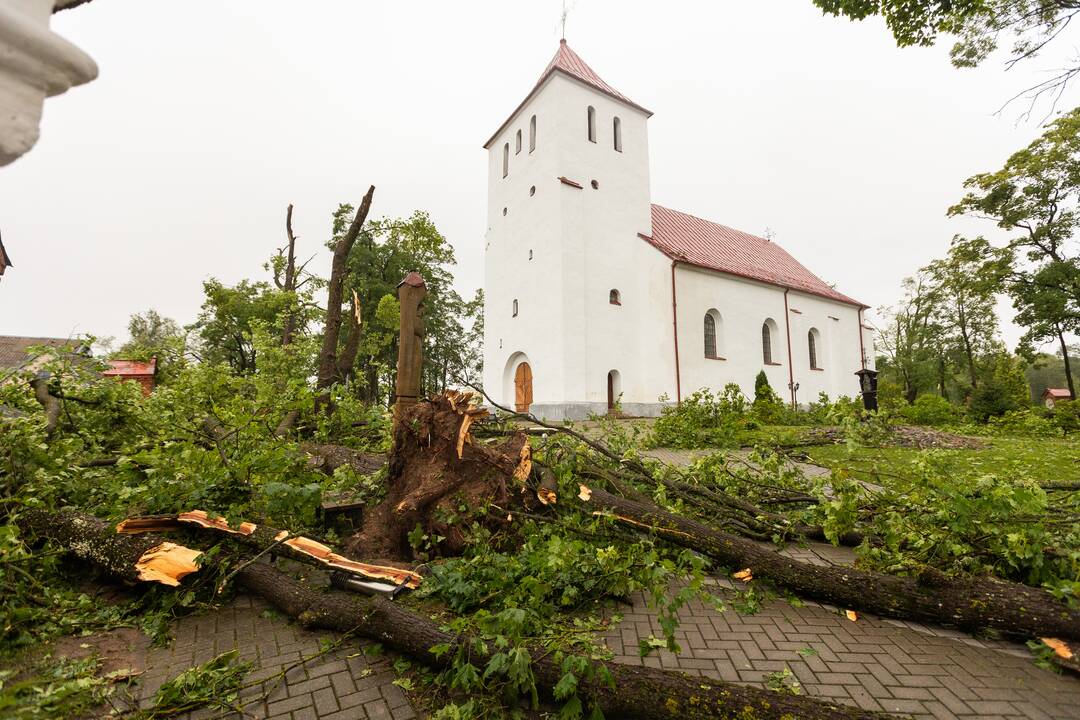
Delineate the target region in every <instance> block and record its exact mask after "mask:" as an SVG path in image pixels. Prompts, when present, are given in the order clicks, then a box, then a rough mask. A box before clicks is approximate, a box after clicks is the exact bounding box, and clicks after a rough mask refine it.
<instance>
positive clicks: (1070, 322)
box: [949, 108, 1080, 354]
mask: <svg viewBox="0 0 1080 720" xmlns="http://www.w3.org/2000/svg"><path fill="white" fill-rule="evenodd" d="M964 186H965V187H966V188H968V190H969V192H968V193H967V194H966V195H965V196H964V197H963V198H962V199H961V200H960V202H959V203H957V204H956V205H954V206H953V207H951V208H950V209H949V214H950V215H962V214H966V215H973V216H976V217H982V218H988V219H991V220H993V221H994V222H995V223H997V225H998V227H1000V228H1002V229H1004V230H1006V231H1007V232H1009V233H1010V234H1011V237H1010V238H1009V240H1008V242H1007V243H1005V244H1004V246H1002V247H997V248H992V247H990V246H989V245H987V246H985V247H984V250H985V255H986V259H987V262H988V263H994V264H997V265H998V266H999V267H1003V268H1004V269H1003V270H1002V271H1001V272H1000V277H1001V278H1002V280H1003V289H1005V290H1007V292H1008V293H1009V295H1010V296H1011V297H1012V300H1013V306H1014V307H1015V308H1016V310H1017V311H1018V315H1017V322H1019V323H1021V324H1023V325H1024V326H1025V327H1026V328H1027V329H1028V332H1027V334H1026V335H1025V341H1026V343H1025V344H1027V345H1031V344H1033V343H1036V342H1046V341H1048V340H1055V339H1056V340H1057V341H1058V343H1059V344H1060V346H1061V348H1062V350H1063V352H1064V353H1065V354H1067V353H1068V351H1067V348H1066V344H1065V334H1066V333H1068V332H1075V331H1076V329H1077V327H1080V254H1078V248H1077V245H1076V241H1075V235H1076V231H1077V229H1078V226H1080V212H1078V207H1077V204H1078V202H1080V108H1078V109H1076V110H1073V111H1072V112H1070V113H1067V114H1065V115H1063V116H1062V117H1060V118H1058V119H1057V120H1055V121H1054V122H1053V123H1051V125H1050V127H1049V128H1048V129H1047V130H1046V132H1044V133H1043V135H1042V136H1040V137H1039V138H1037V139H1036V140H1035V141H1034V142H1032V143H1031V144H1030V145H1029V146H1028V147H1026V148H1024V149H1023V150H1020V151H1019V152H1016V153H1014V154H1013V155H1012V156H1011V157H1010V158H1009V159H1008V160H1007V161H1006V163H1005V166H1004V167H1003V168H1001V169H1000V170H998V171H996V172H990V173H980V174H978V175H974V176H972V177H971V178H969V179H968V180H967V181H966V182H965V183H964Z"/></svg>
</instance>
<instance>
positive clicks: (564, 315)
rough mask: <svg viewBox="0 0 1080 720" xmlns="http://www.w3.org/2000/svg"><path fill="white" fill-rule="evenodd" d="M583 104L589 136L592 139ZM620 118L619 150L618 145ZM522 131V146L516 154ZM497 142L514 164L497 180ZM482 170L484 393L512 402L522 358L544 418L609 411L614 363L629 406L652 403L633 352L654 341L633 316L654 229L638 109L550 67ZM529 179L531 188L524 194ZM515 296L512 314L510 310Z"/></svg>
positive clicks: (645, 286) (641, 300)
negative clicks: (645, 237) (533, 131)
mask: <svg viewBox="0 0 1080 720" xmlns="http://www.w3.org/2000/svg"><path fill="white" fill-rule="evenodd" d="M590 105H591V106H592V107H593V108H594V110H595V116H596V142H590V141H589V139H588V124H587V118H588V115H587V109H588V107H589V106H590ZM534 113H535V114H536V116H537V126H538V127H537V129H538V132H537V146H536V150H535V151H534V152H533V153H531V154H530V153H528V125H529V118H530V117H531V116H532V115H533V114H534ZM616 116H618V117H619V118H620V121H621V127H622V152H618V151H616V150H615V148H614V142H613V120H614V118H615V117H616ZM518 128H521V129H522V132H523V148H524V149H523V151H522V153H521V154H517V153H516V152H515V149H516V133H517V130H518ZM505 143H509V144H510V163H509V173H508V176H507V177H506V178H503V177H502V169H503V152H504V150H503V148H504V145H505ZM488 172H489V195H488V225H489V229H488V233H487V238H486V245H487V253H486V270H485V353H484V354H485V363H484V365H485V370H484V383H485V388H486V389H487V391H488V393H489V394H491V395H492V397H493V398H495V399H496V400H497V401H498V402H500V404H504V405H510V404H512V403H513V400H514V397H513V382H512V380H513V373H514V369H515V368H514V366H515V365H516V364H517V363H518V362H520V361H522V360H524V359H527V360H528V362H529V365H530V367H531V368H532V372H533V411H534V412H537V413H538V414H542V415H545V416H547V417H549V418H552V419H559V418H565V417H575V418H581V417H584V416H586V415H587V414H588V413H589V412H604V411H606V408H607V375H608V372H609V371H611V370H616V371H617V372H618V375H619V386H620V387H619V389H620V390H621V391H622V402H623V404H624V405H626V406H628V409H632V408H630V407H629V406H630V405H633V406H635V407H636V406H638V405H641V404H643V403H651V404H653V405H655V404H656V402H657V396H658V395H659V393H657V392H655V391H654V387H653V383H651V382H649V381H648V379H647V371H646V368H647V367H648V366H649V364H650V363H649V358H648V357H647V356H646V355H643V354H642V352H641V347H642V338H643V337H647V338H655V332H654V331H653V330H652V329H650V328H649V327H648V323H643V322H642V317H641V315H642V313H647V312H648V311H647V310H646V301H645V298H646V297H648V296H649V285H650V279H649V277H648V275H647V274H646V273H643V272H641V269H642V263H643V261H642V257H643V256H645V257H651V255H655V251H653V250H652V249H651V248H648V247H647V246H645V243H644V242H643V241H642V240H641V239H640V238H639V237H638V234H639V233H644V234H648V233H650V232H651V209H650V200H649V155H648V137H647V128H646V116H645V114H644V113H642V112H640V111H638V110H636V109H633V108H631V107H629V106H627V105H624V104H622V103H620V102H617V101H615V100H612V99H610V98H608V97H607V96H605V95H603V94H602V93H599V92H596V91H595V90H593V89H591V88H589V87H587V86H585V85H583V84H581V83H579V82H577V81H575V80H572V79H570V78H567V77H565V76H563V75H561V74H557V73H556V74H555V75H553V76H551V77H550V78H549V80H548V81H547V82H546V83H545V85H544V86H543V87H542V89H541V90H540V91H539V92H538V93H537V94H536V95H535V96H534V97H533V98H532V99H531V100H530V101H529V102H528V103H527V104H526V105H525V106H524V107H522V108H521V109H520V110H519V111H518V113H517V114H516V116H515V117H514V118H512V120H511V122H510V123H509V124H508V125H507V126H506V127H505V128H504V129H503V131H502V132H501V133H500V135H499V136H498V137H497V138H495V139H494V141H493V142H492V143H491V145H490V147H489V151H488ZM560 177H565V178H567V179H568V180H570V181H571V182H573V183H576V184H578V185H580V186H581V187H580V188H578V187H574V186H573V185H570V184H566V183H563V182H562V181H561V180H560V179H559V178H560ZM594 180H595V181H596V184H597V187H596V188H594V187H593V186H592V183H593V181H594ZM533 186H535V187H536V194H535V195H533V196H530V195H529V189H530V188H531V187H533ZM503 208H506V215H503ZM529 249H532V250H533V259H532V260H531V261H530V260H528V250H529ZM650 253H651V255H650ZM654 262H655V261H654ZM612 289H617V290H618V291H619V293H620V295H621V297H622V303H623V304H622V305H620V306H616V305H611V304H610V303H609V301H608V298H609V292H610V291H611V290H612ZM515 298H516V299H517V300H518V316H517V317H512V306H513V300H514V299H515ZM638 411H645V409H644V408H641V409H639V410H638Z"/></svg>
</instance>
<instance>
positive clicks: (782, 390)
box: [676, 265, 861, 404]
mask: <svg viewBox="0 0 1080 720" xmlns="http://www.w3.org/2000/svg"><path fill="white" fill-rule="evenodd" d="M676 284H677V288H678V302H679V313H678V314H679V359H680V362H679V366H680V375H681V378H682V393H683V397H686V396H687V395H689V394H690V393H692V392H694V391H695V390H698V389H701V388H710V389H712V390H714V391H715V390H719V389H721V388H723V386H724V385H726V384H727V383H736V384H738V385H739V387H741V388H742V390H743V392H744V393H745V394H746V395H747V396H748V397H750V398H753V396H754V379H755V378H756V377H757V374H758V372H760V371H761V370H764V371H765V375H766V376H767V377H768V378H769V384H770V385H772V387H773V389H774V390H775V391H776V392H777V394H778V395H779V396H780V397H781V398H783V399H785V400H789V399H790V393H789V391H788V383H789V381H790V377H791V375H789V359H788V346H787V326H786V325H785V310H784V290H783V288H779V287H776V286H773V285H766V284H764V283H759V282H755V281H752V280H745V279H742V278H739V277H736V276H731V275H724V274H722V273H716V272H712V271H709V270H704V269H699V268H695V267H692V266H687V265H679V266H678V267H677V269H676ZM711 309H715V310H717V311H718V312H719V314H720V316H721V318H722V322H721V323H720V324H719V325H718V329H717V334H718V338H717V345H718V349H719V354H720V355H722V356H723V357H724V359H723V360H714V359H710V358H706V357H705V341H704V318H705V313H706V312H708V311H709V310H711ZM795 311H798V312H795ZM787 316H788V319H787V320H788V322H790V332H791V360H790V368H793V375H794V381H795V382H796V383H798V384H799V390H798V395H797V400H798V402H799V403H800V404H805V403H808V402H812V401H814V400H816V399H817V397H818V393H820V392H825V393H827V394H828V395H829V396H830V397H831V398H836V397H839V396H851V395H856V394H857V393H858V382H857V378H856V377H855V375H854V373H855V371H856V370H858V369H859V368H860V367H861V364H860V359H859V331H860V330H859V317H858V309H857V308H856V307H854V306H852V305H848V304H845V303H839V302H836V301H832V300H828V299H826V298H822V297H819V296H816V295H810V294H806V293H800V292H798V291H795V290H792V291H789V293H788V311H787ZM833 318H836V319H835V320H834V319H833ZM767 319H772V320H773V321H775V323H776V326H777V332H776V333H774V335H773V337H772V355H773V361H774V363H775V364H774V365H765V363H764V357H763V353H762V339H761V326H762V324H763V323H764V322H765V321H766V320H767ZM811 328H816V329H817V330H818V331H819V332H820V334H821V342H820V343H819V345H818V348H817V353H818V365H819V367H820V368H821V369H820V370H813V369H811V367H810V353H809V345H808V340H807V337H808V333H809V331H810V329H811Z"/></svg>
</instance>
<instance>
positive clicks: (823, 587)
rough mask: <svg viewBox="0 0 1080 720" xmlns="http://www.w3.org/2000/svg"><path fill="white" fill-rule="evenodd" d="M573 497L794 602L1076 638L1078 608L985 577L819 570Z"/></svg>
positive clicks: (621, 506) (664, 518)
mask: <svg viewBox="0 0 1080 720" xmlns="http://www.w3.org/2000/svg"><path fill="white" fill-rule="evenodd" d="M582 488H583V490H582V495H581V497H582V498H583V499H584V498H586V497H587V498H588V499H587V500H586V502H588V503H589V504H590V505H592V506H595V507H596V508H597V509H598V511H599V512H602V513H604V514H610V515H611V517H612V518H614V519H615V520H616V521H617V522H619V523H622V524H624V525H627V526H630V527H633V528H636V529H638V530H641V531H647V532H652V533H655V534H656V535H657V536H659V537H662V538H664V539H666V540H669V541H671V542H673V543H676V544H678V545H681V546H683V547H687V548H690V549H692V550H696V551H697V552H700V553H703V554H705V555H707V556H709V557H711V558H713V559H714V560H716V561H717V562H718V563H720V564H721V565H725V566H727V567H730V568H736V569H742V568H750V569H751V570H752V572H753V576H754V577H757V578H762V579H766V580H769V581H771V582H773V583H776V584H777V585H779V586H781V587H783V588H786V589H788V590H790V591H792V592H794V593H795V594H797V595H800V596H802V597H806V598H811V599H814V600H819V601H822V602H827V603H831V604H833V605H838V606H840V607H842V608H850V609H854V610H864V611H867V612H872V613H876V614H878V615H883V616H885V617H894V618H903V619H908V620H921V621H925V622H932V623H941V624H946V625H955V626H956V627H959V628H962V629H965V630H980V629H984V628H992V629H995V630H998V631H1000V632H1003V633H1005V634H1008V635H1021V636H1025V637H1035V636H1043V635H1050V636H1054V637H1061V638H1069V639H1074V640H1075V639H1080V611H1077V610H1072V609H1070V608H1068V607H1066V606H1065V605H1064V604H1063V603H1061V602H1059V601H1058V600H1056V599H1055V598H1054V597H1053V596H1052V595H1050V594H1049V593H1047V592H1046V591H1044V590H1040V589H1038V588H1033V587H1028V586H1027V585H1020V584H1017V583H1011V582H1004V581H1001V580H994V579H992V578H987V577H950V576H947V575H945V574H944V573H941V572H939V571H937V570H933V569H927V570H926V571H924V572H923V574H922V575H920V576H919V577H918V578H909V577H898V576H894V575H883V574H880V573H873V572H866V571H862V570H856V569H854V568H848V567H834V566H819V565H811V564H809V563H804V562H799V561H797V560H793V559H791V558H788V557H785V556H783V555H780V554H779V553H777V552H775V551H774V550H772V549H770V548H769V547H767V546H765V545H763V544H759V543H756V542H754V541H752V540H747V539H746V538H742V537H739V536H737V535H731V534H728V533H724V532H720V531H719V530H716V529H715V528H712V527H709V526H708V525H705V524H703V523H700V522H698V521H696V520H693V519H691V518H687V517H683V516H680V515H676V514H674V513H670V512H668V511H666V510H664V509H663V508H661V507H659V506H658V505H654V504H652V503H643V502H638V501H635V500H630V499H627V498H622V497H618V496H616V495H612V494H611V493H608V492H605V491H604V490H600V489H594V488H586V487H585V486H582Z"/></svg>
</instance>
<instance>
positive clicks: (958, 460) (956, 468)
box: [803, 437, 1080, 482]
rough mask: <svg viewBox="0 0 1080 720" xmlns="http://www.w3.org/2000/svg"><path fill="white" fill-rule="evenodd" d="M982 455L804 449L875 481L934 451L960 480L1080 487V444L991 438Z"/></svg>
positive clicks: (972, 452) (829, 463) (902, 470)
mask: <svg viewBox="0 0 1080 720" xmlns="http://www.w3.org/2000/svg"><path fill="white" fill-rule="evenodd" d="M986 443H987V446H986V447H985V448H983V449H981V450H934V451H919V450H910V449H906V448H858V449H856V450H854V451H850V450H848V448H847V447H846V446H843V445H825V446H816V447H808V448H803V449H804V450H805V451H806V454H807V455H808V456H810V458H811V460H812V462H814V463H816V464H818V465H822V466H824V467H828V468H846V469H848V470H849V471H850V472H851V473H852V474H853V475H855V476H856V477H859V478H861V479H865V480H873V478H874V471H875V470H876V471H879V472H882V473H885V474H891V475H904V474H907V473H908V472H910V470H911V467H912V463H914V462H915V461H916V459H917V458H918V456H919V453H920V452H933V453H934V454H935V455H936V456H937V457H938V458H940V459H941V461H942V462H944V463H945V467H946V469H947V470H948V471H950V472H954V473H957V474H958V475H960V474H963V475H980V474H991V473H992V474H995V475H998V476H1001V477H1010V476H1017V475H1025V476H1028V477H1032V478H1035V479H1037V480H1039V481H1041V482H1080V441H1076V440H1061V439H1048V438H1001V437H998V438H986Z"/></svg>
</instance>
